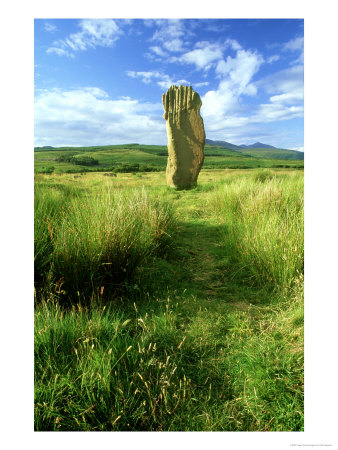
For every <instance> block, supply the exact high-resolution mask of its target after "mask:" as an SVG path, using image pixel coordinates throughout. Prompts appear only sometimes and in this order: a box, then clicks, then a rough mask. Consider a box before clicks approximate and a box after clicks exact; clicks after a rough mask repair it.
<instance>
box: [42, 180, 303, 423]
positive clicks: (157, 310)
mask: <svg viewBox="0 0 338 450" xmlns="http://www.w3.org/2000/svg"><path fill="white" fill-rule="evenodd" d="M210 186H211V185H209V186H208V185H205V186H203V187H201V188H197V189H193V190H191V191H182V192H175V191H173V192H170V194H168V193H167V192H166V193H165V195H166V196H167V195H170V196H172V199H173V202H174V203H175V205H176V213H177V218H178V232H177V236H176V239H177V240H176V244H175V246H176V249H175V250H174V252H173V254H172V256H171V255H168V258H165V259H162V258H155V259H154V260H152V261H149V263H147V264H145V266H144V267H142V268H141V270H140V272H139V276H136V278H135V284H134V285H133V286H130V297H128V295H126V297H125V298H123V299H121V301H122V303H121V305H120V304H119V302H118V299H113V300H112V301H111V302H110V304H109V305H108V306H107V307H106V306H104V307H102V305H100V304H98V305H95V304H93V305H91V306H90V307H88V308H84V309H81V308H78V310H77V309H76V308H75V306H74V307H73V308H72V309H71V310H69V311H62V312H60V309H59V308H58V306H57V305H56V306H55V305H53V304H44V305H42V306H41V307H40V306H38V307H37V311H36V327H35V328H36V359H35V361H36V367H37V375H36V385H37V387H36V390H35V395H36V421H35V426H36V429H37V430H60V431H65V430H73V431H75V430H82V431H84V430H105V431H129V430H130V431H131V430H135V431H141V430H144V431H156V430H163V431H300V430H302V429H303V361H302V357H303V345H302V342H303V341H302V335H303V316H302V314H303V312H302V300H301V296H300V295H299V298H298V300H297V301H293V299H291V300H290V298H288V299H284V300H283V298H282V297H281V296H279V297H278V296H277V294H273V293H271V292H267V291H265V290H264V289H258V288H252V287H251V286H248V285H247V284H245V283H244V282H243V281H242V280H241V279H235V278H234V277H233V276H231V270H230V268H229V259H228V256H227V248H226V242H225V241H224V240H222V239H220V232H221V231H222V227H223V225H221V224H220V223H218V222H217V217H216V214H215V213H214V212H213V211H212V208H211V204H209V202H208V198H209V188H210ZM211 193H212V192H210V194H211ZM133 283H134V282H133ZM295 295H296V293H295ZM46 361H48V364H46ZM112 368H113V369H114V370H113V369H112Z"/></svg>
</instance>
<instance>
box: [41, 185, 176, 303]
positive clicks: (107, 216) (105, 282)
mask: <svg viewBox="0 0 338 450" xmlns="http://www.w3.org/2000/svg"><path fill="white" fill-rule="evenodd" d="M62 200H63V198H62V197H61V200H60V201H58V202H55V194H54V193H52V192H48V191H46V192H39V193H37V195H36V210H35V214H36V224H37V225H36V236H35V237H36V239H35V243H36V249H37V257H36V265H35V271H36V275H38V274H39V273H40V272H46V271H47V269H48V267H49V278H50V279H52V280H53V281H54V282H55V283H57V284H58V286H59V292H62V293H63V294H65V295H67V297H73V296H74V295H75V296H76V295H77V296H78V297H79V296H80V295H81V299H82V300H83V298H85V297H88V296H90V295H91V293H98V291H99V290H100V291H101V294H102V293H103V291H104V289H106V290H107V289H110V291H111V289H115V288H116V287H117V286H118V285H121V284H123V283H124V282H125V281H127V280H128V279H130V277H131V276H132V275H133V273H134V271H135V269H136V268H137V267H138V266H139V265H140V264H141V263H142V261H143V260H144V259H145V258H146V257H148V256H150V255H163V254H165V252H166V251H167V250H168V248H169V247H170V245H171V242H172V233H173V232H174V228H175V220H174V215H173V210H172V208H171V206H170V205H169V204H168V203H165V202H163V201H162V202H159V200H156V199H154V198H151V199H150V198H149V197H148V195H147V194H146V192H145V191H144V190H143V191H141V192H134V193H125V194H113V193H112V192H111V191H109V190H108V191H107V190H101V191H99V192H97V193H95V194H88V193H87V194H82V195H73V196H72V197H71V198H70V199H68V201H67V203H64V204H63V205H62V206H61V203H62ZM77 299H78V300H79V298H77Z"/></svg>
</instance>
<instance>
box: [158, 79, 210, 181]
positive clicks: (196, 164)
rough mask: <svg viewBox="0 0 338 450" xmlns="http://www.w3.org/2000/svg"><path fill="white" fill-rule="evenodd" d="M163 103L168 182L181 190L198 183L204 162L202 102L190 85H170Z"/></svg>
mask: <svg viewBox="0 0 338 450" xmlns="http://www.w3.org/2000/svg"><path fill="white" fill-rule="evenodd" d="M162 103H163V107H164V114H163V117H164V118H165V120H166V125H167V136H168V153H169V155H168V163H167V171H166V178H167V184H168V185H169V186H171V187H175V188H181V189H184V188H189V187H192V186H195V185H196V184H197V177H198V174H199V172H200V170H201V168H202V165H203V161H204V144H205V131H204V125H203V119H202V117H201V115H200V108H201V106H202V101H201V99H200V96H199V95H198V93H197V92H195V91H194V90H193V89H192V87H191V86H189V87H187V86H178V87H177V86H171V87H170V88H169V89H168V91H167V92H166V94H163V95H162Z"/></svg>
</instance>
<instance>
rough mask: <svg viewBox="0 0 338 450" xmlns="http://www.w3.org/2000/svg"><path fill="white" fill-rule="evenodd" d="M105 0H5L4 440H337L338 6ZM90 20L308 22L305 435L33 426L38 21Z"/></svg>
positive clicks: (34, 444)
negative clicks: (59, 429) (53, 429)
mask: <svg viewBox="0 0 338 450" xmlns="http://www.w3.org/2000/svg"><path fill="white" fill-rule="evenodd" d="M122 3H123V2H107V1H104V0H95V2H89V1H85V2H84V1H72V2H70V1H69V0H68V1H66V0H59V1H58V2H47V1H34V0H33V1H30V2H24V1H15V0H13V1H12V2H6V3H5V2H3V3H2V6H1V7H0V8H1V14H0V20H1V27H0V28H1V41H0V42H1V43H2V44H1V49H2V51H1V57H2V63H3V64H2V70H1V74H0V76H1V81H2V83H1V87H2V94H1V96H2V102H1V103H2V107H1V110H2V112H3V115H2V124H5V127H4V130H3V132H4V133H5V136H4V135H3V134H2V137H1V143H2V161H3V166H2V173H1V183H2V185H1V193H2V194H3V195H2V212H3V214H2V221H1V231H2V232H1V239H2V240H1V248H2V249H4V251H3V252H2V260H1V261H2V271H1V275H2V280H3V281H2V286H1V287H2V289H1V292H2V310H1V317H2V327H1V333H2V334H3V336H2V339H1V344H2V350H3V352H2V357H1V363H2V372H1V388H2V402H1V412H2V415H3V420H2V421H1V422H0V424H1V429H2V431H1V435H0V446H1V447H2V448H4V449H6V450H12V449H13V450H14V449H15V450H18V449H20V450H21V449H24V450H28V449H32V450H33V449H34V450H40V449H41V450H45V449H48V450H54V449H55V450H59V449H64V450H66V449H72V450H75V449H81V450H86V449H90V450H92V449H93V448H98V449H106V448H107V449H108V448H109V449H111V448H114V447H115V446H116V447H117V446H121V447H123V448H127V449H128V448H132V447H133V448H134V447H135V448H136V449H138V450H141V449H147V450H149V449H155V448H156V449H157V448H161V449H163V450H164V449H170V450H171V449H172V448H173V446H174V448H177V449H190V448H196V449H205V448H227V449H230V450H236V449H239V450H243V449H250V450H251V449H259V450H264V449H267V450H272V449H273V450H279V449H281V450H282V449H288V448H290V446H291V444H299V445H300V446H303V445H304V444H305V445H306V444H308V445H311V446H313V445H316V444H317V445H320V444H322V445H324V444H331V445H332V447H330V448H337V441H338V440H337V434H336V431H335V430H336V424H337V423H338V417H337V408H336V403H337V400H338V398H337V387H336V385H337V346H336V344H337V341H338V339H337V331H336V330H337V318H338V314H337V303H338V302H337V300H338V298H337V297H338V296H337V282H336V278H337V275H338V270H337V268H338V267H337V256H336V255H337V250H338V248H337V231H338V223H337V192H338V189H337V179H338V176H337V171H338V164H337V162H338V161H337V151H338V149H337V142H338V139H337V127H338V114H337V104H338V95H337V83H338V70H337V68H338V63H337V55H338V51H337V43H338V32H337V30H338V23H337V22H338V10H337V5H338V2H336V1H335V0H321V1H320V2H309V1H300V0H283V2H278V3H277V2H272V1H271V0H270V1H267V0H264V1H263V0H255V1H249V0H248V1H243V0H236V1H235V2H226V3H225V2H224V4H223V2H221V1H220V0H208V1H207V2H203V4H202V2H199V3H197V2H195V1H194V2H192V1H185V2H182V1H177V0H173V1H170V2H167V3H165V4H163V5H162V4H161V3H162V2H158V1H151V2H150V1H148V2H145V1H144V0H143V1H128V2H125V4H124V5H122ZM62 17H65V18H66V17H67V18H82V17H120V18H123V17H126V18H155V17H166V18H168V17H179V18H182V17H186V18H193V17H196V18H201V17H208V18H217V17H218V18H304V19H305V168H306V205H305V206H306V208H305V211H306V216H305V224H306V232H305V238H306V273H305V279H306V315H305V321H306V338H305V339H306V385H305V387H306V422H305V432H299V433H295V432H279V433H277V432H275V433H261V432H244V433H241V432H237V433H228V432H223V433H219V432H213V433H209V432H199V433H194V432H191V433H190V432H186V433H138V432H134V433H126V432H124V433H108V432H105V433H104V432H101V433H86V434H84V433H81V432H67V433H62V432H59V433H51V432H49V433H44V432H40V433H34V432H33V391H32V387H33V361H32V355H33V339H32V338H33V329H32V321H33V308H32V306H33V305H32V297H33V292H32V272H33V267H32V261H33V245H32V240H33V176H32V174H33V155H32V153H33V152H32V149H33V145H34V144H33V116H32V111H33V26H34V25H33V19H34V18H62Z"/></svg>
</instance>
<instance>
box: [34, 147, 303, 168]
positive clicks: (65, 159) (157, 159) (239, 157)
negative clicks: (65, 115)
mask: <svg viewBox="0 0 338 450" xmlns="http://www.w3.org/2000/svg"><path fill="white" fill-rule="evenodd" d="M204 152H205V160H204V165H203V168H204V169H251V168H259V167H270V168H277V167H280V168H288V167H299V168H302V167H303V161H301V160H297V159H296V158H294V159H289V160H287V161H286V158H285V153H276V151H275V150H274V151H273V152H272V151H271V150H267V149H263V152H260V149H258V150H256V149H255V150H253V149H249V150H247V149H245V150H244V151H243V152H238V151H234V150H230V149H227V148H224V147H220V146H217V145H206V146H205V149H204ZM282 152H287V150H285V151H282ZM289 152H291V154H292V153H293V152H292V151H290V150H289ZM270 153H273V155H274V157H271V156H269V155H270ZM294 153H298V152H294ZM276 155H279V156H280V160H278V159H276ZM283 155H284V158H283ZM167 158H168V149H167V146H165V145H142V144H124V145H106V146H91V147H55V148H50V147H48V148H43V147H37V148H35V149H34V161H35V171H36V172H37V173H53V172H55V173H78V172H104V171H113V172H156V171H164V170H165V168H166V165H167Z"/></svg>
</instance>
